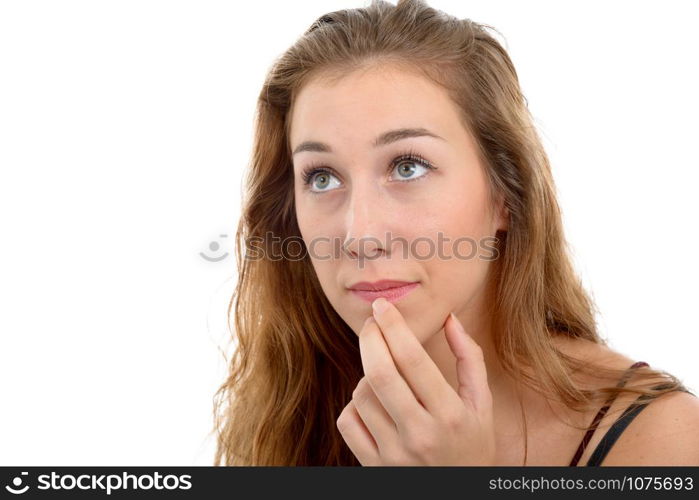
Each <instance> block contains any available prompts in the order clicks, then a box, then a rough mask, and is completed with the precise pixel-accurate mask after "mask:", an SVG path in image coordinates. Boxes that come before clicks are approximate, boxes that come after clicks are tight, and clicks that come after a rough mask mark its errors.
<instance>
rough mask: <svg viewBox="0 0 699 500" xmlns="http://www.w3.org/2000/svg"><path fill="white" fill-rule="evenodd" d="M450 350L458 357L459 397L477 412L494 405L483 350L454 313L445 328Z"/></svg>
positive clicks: (450, 315)
mask: <svg viewBox="0 0 699 500" xmlns="http://www.w3.org/2000/svg"><path fill="white" fill-rule="evenodd" d="M444 333H445V335H446V338H447V343H448V344H449V348H450V349H451V350H452V352H453V353H454V356H455V357H456V374H457V380H458V383H459V388H458V394H459V397H461V399H462V400H463V401H464V403H467V404H469V405H472V406H473V407H474V408H475V409H476V410H481V409H485V408H487V407H488V406H489V405H492V399H491V394H490V388H489V387H488V373H487V370H486V367H485V359H484V357H483V350H482V349H481V346H479V345H478V343H477V342H476V341H475V340H473V337H471V336H470V335H468V334H467V333H466V331H465V330H464V327H463V326H462V324H461V322H460V321H459V320H458V319H457V317H456V316H455V315H454V313H450V314H449V317H448V318H447V321H446V324H445V326H444Z"/></svg>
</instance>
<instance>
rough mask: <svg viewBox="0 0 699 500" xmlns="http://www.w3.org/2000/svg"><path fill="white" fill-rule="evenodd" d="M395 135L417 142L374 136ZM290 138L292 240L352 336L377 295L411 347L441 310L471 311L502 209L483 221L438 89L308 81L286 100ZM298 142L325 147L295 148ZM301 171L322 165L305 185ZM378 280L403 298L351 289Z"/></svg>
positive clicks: (391, 82)
mask: <svg viewBox="0 0 699 500" xmlns="http://www.w3.org/2000/svg"><path fill="white" fill-rule="evenodd" d="M399 129H424V135H414V134H393V135H388V136H384V134H386V133H387V132H390V131H395V130H399ZM428 134H432V135H428ZM435 136H436V137H435ZM381 137H384V140H380V139H379V138H381ZM289 139H290V146H291V150H292V152H293V151H295V150H297V149H302V151H299V152H296V153H295V154H294V155H293V165H294V192H295V207H296V217H297V219H298V224H299V228H300V230H301V236H302V238H303V240H304V242H305V244H306V248H307V249H308V251H309V256H310V258H311V261H312V263H313V267H314V269H315V272H316V273H317V276H318V279H319V281H320V284H321V286H322V288H323V291H324V293H325V295H326V296H327V298H328V300H329V301H330V303H331V304H332V305H333V307H334V308H335V310H336V311H337V312H338V314H339V315H340V316H341V317H342V319H343V320H344V321H345V322H346V323H347V324H348V325H349V326H350V327H351V328H352V329H353V330H354V332H355V333H357V334H359V332H360V331H361V328H362V326H363V323H364V320H365V319H366V318H367V317H368V316H370V315H371V301H372V299H373V298H375V297H377V296H379V295H382V296H386V297H387V298H389V300H391V301H392V302H393V303H394V305H395V306H396V307H397V308H398V309H399V310H400V311H401V313H402V314H403V316H404V318H405V319H406V321H407V323H408V325H409V326H410V327H411V329H412V331H413V332H414V333H415V335H416V336H417V337H418V339H419V340H420V341H421V342H422V343H424V342H425V341H427V340H428V339H429V338H430V337H431V336H432V335H434V334H435V333H436V332H438V331H439V330H440V329H441V328H442V325H443V322H444V321H445V320H446V318H447V315H448V314H449V313H450V312H451V311H454V312H455V313H456V314H457V316H459V317H460V319H461V318H462V317H464V316H467V315H468V314H479V311H475V310H473V309H474V306H475V304H479V303H480V302H479V300H474V299H476V298H477V297H478V298H481V297H482V293H483V291H484V285H485V280H486V272H487V270H488V265H490V261H489V260H487V258H488V257H490V258H491V259H492V257H493V252H492V251H491V249H492V248H493V247H494V246H495V245H494V243H493V242H492V239H491V241H488V237H493V236H494V235H495V232H496V230H498V229H505V228H506V212H504V211H503V209H502V205H499V206H498V207H499V208H498V209H497V210H494V211H493V212H492V214H493V215H492V216H491V215H490V214H491V211H489V203H490V199H489V196H488V185H487V179H486V174H485V171H484V169H483V167H482V165H481V163H480V162H479V160H478V157H477V154H476V147H475V143H474V141H473V139H472V137H471V136H470V135H469V133H468V132H467V130H466V129H465V128H464V127H463V125H462V124H461V123H460V120H459V115H458V111H457V108H456V107H455V105H454V104H453V103H452V101H451V100H450V99H449V97H448V96H447V94H446V91H444V90H443V89H442V88H441V87H438V86H436V85H435V84H433V83H432V82H431V81H429V80H427V79H426V78H424V77H421V76H419V75H416V74H414V73H410V72H406V71H404V70H400V69H397V68H391V67H383V68H381V69H379V70H377V69H375V68H374V69H371V70H368V71H364V72H362V71H357V72H354V73H350V74H348V75H346V76H344V77H343V78H342V79H341V80H340V81H339V82H338V83H334V84H330V83H327V82H325V81H321V80H319V79H314V80H312V81H310V82H309V83H308V84H306V85H305V86H304V87H303V88H302V89H301V91H300V92H299V94H298V95H297V98H296V101H295V103H294V107H293V109H292V116H291V129H290V137H289ZM306 142H313V143H323V145H324V146H320V145H319V144H315V145H313V144H311V145H306V146H305V147H301V148H299V146H300V145H302V143H306ZM409 153H412V154H413V155H414V156H412V157H407V158H401V156H404V155H407V154H409ZM417 157H419V158H417ZM423 160H424V161H423ZM430 166H432V167H434V168H430ZM312 167H315V168H318V167H323V168H322V169H321V170H320V171H318V170H316V171H315V173H313V172H311V177H310V178H308V181H309V183H308V184H305V182H304V172H308V171H309V169H311V168H312ZM378 280H400V281H406V282H416V283H417V285H415V286H413V287H412V289H411V290H410V292H409V293H407V294H405V295H402V296H400V295H399V294H398V295H396V294H395V291H394V292H390V291H386V292H376V293H371V292H365V293H363V294H362V293H357V292H354V291H352V290H350V287H351V286H352V285H354V284H356V283H357V282H361V281H364V282H376V281H378ZM379 288H380V287H379ZM404 290H406V289H404Z"/></svg>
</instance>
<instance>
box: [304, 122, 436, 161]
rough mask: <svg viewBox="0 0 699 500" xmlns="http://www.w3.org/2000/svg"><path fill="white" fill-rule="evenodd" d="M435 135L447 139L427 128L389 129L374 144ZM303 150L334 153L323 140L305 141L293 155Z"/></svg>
mask: <svg viewBox="0 0 699 500" xmlns="http://www.w3.org/2000/svg"><path fill="white" fill-rule="evenodd" d="M424 136H427V137H434V138H435V139H441V140H443V141H444V140H445V139H444V138H443V137H440V136H438V135H437V134H434V133H432V132H430V131H429V130H427V129H425V128H420V127H418V128H399V129H396V130H389V131H388V132H384V133H383V134H381V135H380V136H378V137H377V138H376V139H374V144H373V146H374V147H375V148H377V147H379V146H385V145H386V144H391V143H392V142H396V141H400V140H401V139H407V138H408V137H424ZM302 151H314V152H317V153H332V148H331V147H330V146H328V145H327V144H325V143H323V142H318V141H304V142H302V143H301V144H299V145H298V146H296V149H294V152H293V153H292V154H291V156H294V155H295V154H296V153H301V152H302Z"/></svg>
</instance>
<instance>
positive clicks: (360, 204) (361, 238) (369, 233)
mask: <svg viewBox="0 0 699 500" xmlns="http://www.w3.org/2000/svg"><path fill="white" fill-rule="evenodd" d="M367 184H369V183H367ZM386 214H387V212H386V207H385V206H384V203H382V197H381V193H380V192H379V191H378V190H377V189H376V186H371V185H369V186H364V187H354V188H353V189H352V195H351V197H350V199H349V202H348V207H347V211H346V214H345V227H346V230H345V241H344V242H343V248H345V250H346V251H347V253H348V254H350V255H351V256H352V257H353V258H355V259H363V258H377V257H378V256H379V255H380V254H382V253H385V252H386V248H385V247H386V245H385V243H384V242H383V240H382V239H381V238H387V237H388V236H387V235H386V234H382V231H385V229H386V227H385V226H386V223H385V221H386Z"/></svg>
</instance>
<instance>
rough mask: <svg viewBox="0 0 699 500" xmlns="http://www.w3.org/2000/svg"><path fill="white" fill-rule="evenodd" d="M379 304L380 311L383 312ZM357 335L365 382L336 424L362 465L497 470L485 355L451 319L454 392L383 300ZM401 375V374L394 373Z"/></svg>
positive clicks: (448, 330) (448, 327)
mask: <svg viewBox="0 0 699 500" xmlns="http://www.w3.org/2000/svg"><path fill="white" fill-rule="evenodd" d="M382 303H383V304H384V305H385V306H386V307H385V310H383V311H377V310H376V309H377V306H378V309H380V307H381V305H382ZM373 305H374V316H373V317H371V316H370V317H369V318H367V320H366V322H365V323H364V326H363V327H362V330H361V332H360V334H359V348H360V353H361V357H362V365H363V367H364V375H365V376H364V377H362V379H361V380H360V381H359V383H358V384H357V387H356V389H355V390H354V392H353V394H352V401H350V402H349V404H348V405H347V406H345V408H344V409H343V411H342V413H341V414H340V416H339V417H338V419H337V427H338V429H339V431H340V434H341V435H342V438H343V439H344V440H345V442H346V443H347V445H348V446H349V448H350V450H351V451H352V453H354V455H355V456H356V457H357V459H358V460H359V462H360V463H361V464H362V465H364V466H368V465H494V457H495V433H494V426H493V403H492V394H491V392H490V388H489V387H488V379H487V374H486V368H485V363H484V361H483V352H482V350H481V348H480V346H479V345H478V344H477V343H476V342H475V341H474V340H473V339H472V338H471V337H470V336H469V335H468V334H466V332H465V331H464V330H463V327H462V326H461V323H460V322H459V321H458V320H457V319H456V316H454V315H453V314H450V315H449V317H448V318H447V320H446V322H445V323H444V330H445V334H446V338H447V342H448V343H449V347H450V348H451V350H452V352H453V353H454V355H455V356H456V368H457V374H458V382H459V386H458V392H457V391H454V388H453V387H452V386H451V385H449V383H448V382H447V381H446V380H445V378H444V376H443V375H442V373H441V371H440V370H439V368H438V367H437V365H436V364H435V363H434V361H432V358H430V356H429V355H428V354H427V352H426V351H425V350H424V348H423V347H422V344H420V342H419V341H418V339H417V338H416V337H415V335H414V334H413V332H412V331H411V330H410V329H409V328H408V325H407V324H406V322H405V319H404V318H403V316H402V315H401V313H400V311H398V309H397V308H396V307H395V306H394V305H393V304H391V303H390V302H389V301H387V300H386V299H383V298H380V299H377V300H375V301H374V304H373ZM399 370H400V372H399Z"/></svg>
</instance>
